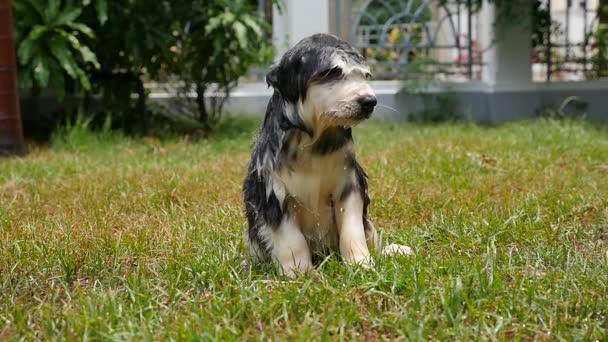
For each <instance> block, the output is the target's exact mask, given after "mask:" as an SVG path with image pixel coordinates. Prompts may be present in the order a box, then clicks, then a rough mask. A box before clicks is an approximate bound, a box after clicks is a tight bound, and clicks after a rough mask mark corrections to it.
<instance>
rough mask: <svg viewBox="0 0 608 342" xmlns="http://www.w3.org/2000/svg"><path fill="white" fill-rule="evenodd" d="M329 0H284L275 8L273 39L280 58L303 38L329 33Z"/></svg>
mask: <svg viewBox="0 0 608 342" xmlns="http://www.w3.org/2000/svg"><path fill="white" fill-rule="evenodd" d="M328 1H329V0H282V1H281V10H282V11H281V12H279V10H278V8H277V6H276V5H275V6H274V8H273V32H272V36H273V40H274V44H275V47H276V48H277V56H276V58H277V59H279V58H280V57H281V56H282V55H283V53H284V52H285V51H286V50H287V49H288V48H290V47H292V46H293V45H295V44H297V43H298V42H299V41H300V40H302V38H305V37H307V36H310V35H312V34H315V33H329V4H328Z"/></svg>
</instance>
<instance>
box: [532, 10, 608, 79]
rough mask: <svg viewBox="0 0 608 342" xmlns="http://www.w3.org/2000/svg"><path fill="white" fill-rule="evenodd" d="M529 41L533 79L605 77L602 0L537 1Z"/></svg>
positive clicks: (607, 33) (607, 36)
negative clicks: (531, 50) (531, 47)
mask: <svg viewBox="0 0 608 342" xmlns="http://www.w3.org/2000/svg"><path fill="white" fill-rule="evenodd" d="M536 3H537V7H536V8H535V12H534V22H533V32H532V44H533V60H532V62H533V70H534V80H535V81H546V82H551V81H582V80H590V79H600V78H606V77H608V59H607V58H608V56H607V52H608V20H607V19H608V18H606V17H605V15H602V12H601V11H599V8H600V6H601V5H604V6H608V1H603V0H577V1H573V0H561V1H560V0H553V1H552V0H539V1H537V2H536Z"/></svg>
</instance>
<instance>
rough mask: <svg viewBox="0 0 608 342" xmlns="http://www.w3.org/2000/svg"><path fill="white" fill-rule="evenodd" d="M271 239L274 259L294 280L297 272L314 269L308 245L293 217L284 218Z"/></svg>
mask: <svg viewBox="0 0 608 342" xmlns="http://www.w3.org/2000/svg"><path fill="white" fill-rule="evenodd" d="M271 239H272V246H273V248H272V257H273V258H274V259H276V260H277V261H278V262H279V264H280V265H281V268H282V271H283V273H284V274H285V275H287V276H288V277H290V278H294V277H295V276H296V271H299V272H306V271H308V270H310V269H312V258H311V256H310V249H309V247H308V243H306V239H305V238H304V234H302V231H301V230H300V227H298V224H297V223H296V221H295V219H294V217H293V216H292V215H286V216H285V217H283V220H282V221H281V224H280V225H279V227H277V228H276V230H274V231H273V233H272V237H271Z"/></svg>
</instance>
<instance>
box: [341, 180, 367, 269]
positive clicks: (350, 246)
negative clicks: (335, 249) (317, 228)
mask: <svg viewBox="0 0 608 342" xmlns="http://www.w3.org/2000/svg"><path fill="white" fill-rule="evenodd" d="M336 221H337V224H338V231H339V234H340V254H341V255H342V257H343V258H344V259H345V260H346V261H347V262H353V263H358V264H361V265H364V266H369V265H371V262H372V261H371V257H370V254H369V248H368V247H367V243H368V239H367V238H366V234H365V227H364V225H363V198H362V197H361V194H360V193H359V192H358V191H352V192H351V193H350V194H348V195H346V197H345V198H344V199H341V200H340V201H339V202H338V203H337V205H336ZM370 242H372V243H373V241H370Z"/></svg>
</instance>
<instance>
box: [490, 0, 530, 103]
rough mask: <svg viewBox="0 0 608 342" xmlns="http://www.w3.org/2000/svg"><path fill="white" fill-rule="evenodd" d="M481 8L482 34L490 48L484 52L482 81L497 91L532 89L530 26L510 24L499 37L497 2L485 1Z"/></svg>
mask: <svg viewBox="0 0 608 342" xmlns="http://www.w3.org/2000/svg"><path fill="white" fill-rule="evenodd" d="M482 11H483V13H482V14H481V20H482V23H481V29H482V30H481V34H482V35H483V40H484V45H485V46H486V47H488V49H487V50H486V51H485V53H484V54H483V62H484V63H485V65H486V66H485V68H484V70H483V73H482V81H483V82H484V83H485V84H486V85H487V86H489V87H490V88H491V89H492V90H494V91H513V90H529V89H531V88H533V87H534V86H533V83H532V40H531V38H530V37H531V31H530V28H531V25H530V24H526V25H518V26H513V27H509V28H508V29H506V30H504V31H503V32H502V33H503V34H501V35H500V36H497V32H496V28H495V27H494V19H495V17H496V7H495V5H494V3H493V2H489V1H487V0H485V1H484V4H483V9H482Z"/></svg>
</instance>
